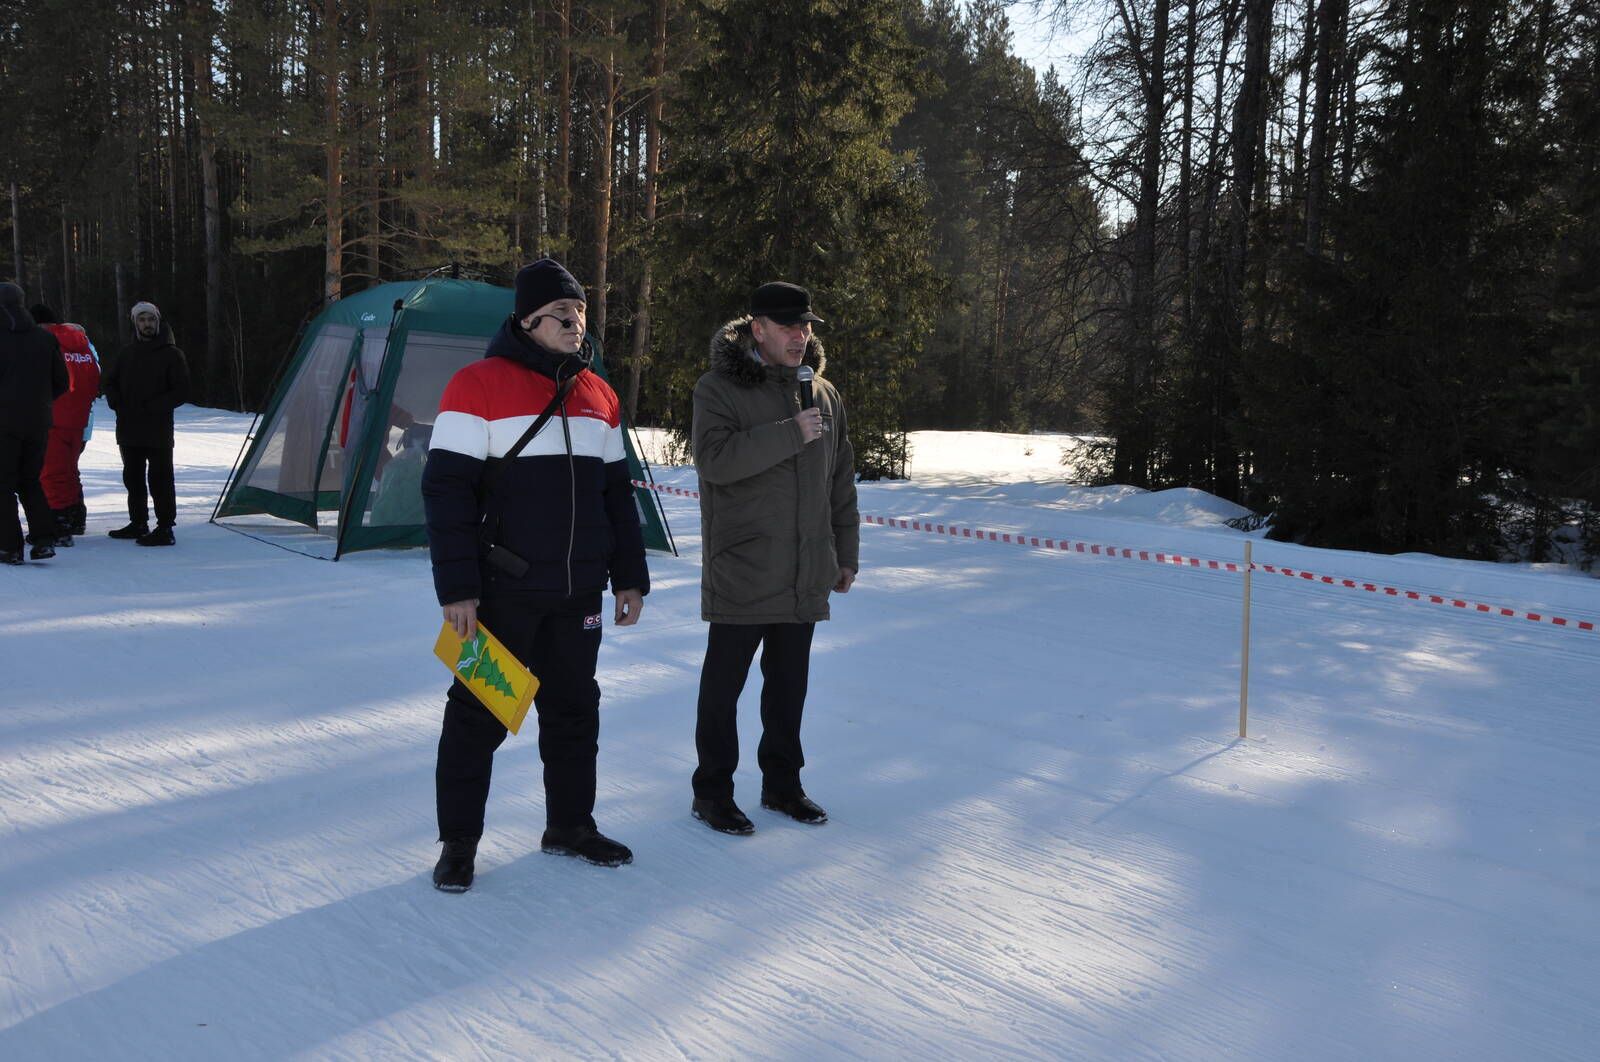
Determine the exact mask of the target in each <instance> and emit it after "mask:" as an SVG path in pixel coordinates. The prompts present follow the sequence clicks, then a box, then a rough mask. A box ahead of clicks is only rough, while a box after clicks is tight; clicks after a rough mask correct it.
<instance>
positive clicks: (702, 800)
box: [689, 797, 756, 834]
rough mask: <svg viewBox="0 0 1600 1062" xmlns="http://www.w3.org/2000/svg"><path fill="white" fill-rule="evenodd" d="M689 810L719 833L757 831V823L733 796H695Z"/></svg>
mask: <svg viewBox="0 0 1600 1062" xmlns="http://www.w3.org/2000/svg"><path fill="white" fill-rule="evenodd" d="M689 812H690V814H692V815H693V816H694V817H695V818H697V819H699V820H700V821H701V822H703V823H705V824H706V825H707V826H710V827H711V828H712V829H713V830H716V831H717V832H718V833H735V834H745V833H755V832H756V824H755V823H753V822H751V821H750V818H749V816H747V815H745V813H744V812H742V811H740V810H739V805H738V804H735V803H734V802H733V800H732V798H729V799H727V800H712V799H710V798H709V797H695V800H694V803H693V804H691V805H689Z"/></svg>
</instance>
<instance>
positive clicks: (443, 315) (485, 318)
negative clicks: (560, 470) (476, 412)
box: [212, 277, 671, 559]
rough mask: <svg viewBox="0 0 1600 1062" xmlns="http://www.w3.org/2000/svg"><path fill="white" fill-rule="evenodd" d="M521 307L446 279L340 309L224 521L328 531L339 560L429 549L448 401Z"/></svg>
mask: <svg viewBox="0 0 1600 1062" xmlns="http://www.w3.org/2000/svg"><path fill="white" fill-rule="evenodd" d="M511 307H512V293H511V289H509V288H501V287H495V286H493V285H490V284H482V283H478V282H476V281H471V280H456V279H450V278H445V277H430V278H428V279H426V280H421V281H411V282H400V283H389V284H379V285H377V286H375V287H371V288H368V289H367V290H366V291H363V292H360V293H358V294H355V295H351V296H350V297H348V298H344V299H340V300H339V301H337V302H335V303H333V304H332V305H330V306H328V307H327V308H326V309H324V310H323V311H322V313H321V314H319V315H318V316H317V317H316V318H315V319H314V320H313V321H312V322H311V323H310V324H309V325H308V326H307V328H306V332H305V336H304V338H303V339H302V340H301V343H300V346H299V349H297V350H296V351H295V353H294V357H293V360H292V361H291V362H290V364H289V366H288V369H287V371H286V372H285V373H284V375H283V378H282V380H281V381H280V382H279V384H278V386H277V388H276V390H275V393H274V394H273V396H272V400H271V402H270V403H269V404H268V406H267V409H266V412H265V413H263V414H262V415H261V417H260V418H258V419H257V421H256V423H255V425H254V427H253V428H252V431H251V434H250V437H249V438H248V439H247V441H246V444H245V446H244V447H243V448H242V450H241V454H240V459H239V461H238V462H237V463H236V464H235V465H234V468H233V472H232V474H231V475H230V476H229V477H228V484H227V486H226V487H225V488H223V492H222V496H221V498H220V499H219V500H218V502H217V507H216V510H215V512H214V513H213V514H212V520H213V521H214V522H223V523H225V524H232V523H237V521H235V520H233V519H231V518H237V517H248V516H257V515H266V516H269V517H273V518H276V519H278V520H289V521H293V522H294V523H297V524H304V525H305V526H307V527H310V528H313V529H316V530H319V531H326V532H330V533H331V535H332V539H333V556H334V558H335V559H337V558H338V557H339V556H340V555H341V554H344V553H349V552H351V551H353V550H361V549H376V548H379V547H405V546H422V545H426V544H427V541H428V539H427V532H426V530H425V528H424V526H423V515H422V493H421V489H420V488H421V481H422V465H423V462H424V460H425V459H426V455H427V449H428V438H429V435H430V434H431V432H432V426H433V418H434V416H435V415H436V414H437V412H438V409H439V396H440V395H441V394H442V393H443V392H444V386H445V384H446V383H447V382H449V380H450V377H451V376H452V375H454V374H455V371H456V370H457V369H459V368H461V367H462V366H464V365H467V364H468V363H470V362H473V361H476V360H477V359H479V358H481V357H483V352H484V349H485V347H486V346H487V345H488V342H489V337H490V336H491V335H493V334H494V332H495V330H496V329H498V328H499V327H500V323H501V322H502V321H504V320H505V319H506V317H507V316H508V315H510V313H511ZM591 342H593V339H592V337H591ZM595 345H596V348H597V350H598V343H596V344H595ZM601 362H602V359H601V358H600V357H598V356H596V358H595V359H594V369H595V371H596V372H599V373H600V374H601V375H602V376H604V375H605V369H604V366H603V365H602V364H601ZM623 440H624V442H625V443H626V444H627V450H628V468H629V471H630V472H631V473H632V478H633V479H635V480H642V479H644V474H643V469H642V468H641V465H640V462H639V457H638V454H637V452H636V451H635V449H634V446H633V440H632V439H631V438H630V437H629V436H628V433H627V432H626V431H624V433H623ZM634 500H635V502H636V506H637V508H638V511H639V521H640V524H641V526H642V528H643V530H644V539H645V545H646V546H648V547H649V548H651V549H659V550H666V549H670V548H671V547H670V545H669V540H668V536H667V531H666V524H665V520H664V518H663V514H662V513H661V510H660V505H659V503H658V501H657V499H656V496H655V494H654V493H653V492H651V491H648V490H645V489H643V488H640V489H638V490H636V491H635V497H634Z"/></svg>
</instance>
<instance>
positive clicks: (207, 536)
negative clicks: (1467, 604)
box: [0, 408, 1600, 1059]
mask: <svg viewBox="0 0 1600 1062" xmlns="http://www.w3.org/2000/svg"><path fill="white" fill-rule="evenodd" d="M101 423H102V426H103V428H104V426H105V425H108V424H109V418H108V417H105V416H102V421H101ZM246 426H247V419H246V418H241V417H239V416H236V415H231V414H223V413H216V412H213V411H207V410H195V409H188V408H186V409H185V410H184V411H183V413H182V419H181V424H180V438H179V444H178V454H177V457H178V465H179V470H178V478H179V495H180V504H181V507H182V513H181V519H180V525H179V527H178V541H179V544H178V547H177V548H176V549H156V550H151V549H140V548H139V547H137V546H134V545H132V544H131V543H122V542H114V541H111V540H109V539H107V538H106V537H105V534H104V532H105V531H106V530H108V529H110V528H112V527H115V526H118V525H120V524H121V523H122V522H123V521H124V519H125V516H124V514H123V513H122V511H121V498H122V488H121V484H120V480H119V475H118V471H117V463H116V457H115V448H114V446H113V445H112V441H111V436H110V432H109V430H102V432H101V434H99V435H98V436H97V437H96V438H95V440H94V441H93V442H92V443H91V445H90V448H89V451H88V453H87V454H86V456H85V465H86V474H85V478H86V481H87V483H88V485H89V487H90V499H89V503H90V510H91V516H90V534H89V535H87V536H85V537H84V538H83V539H81V540H80V544H79V545H77V546H75V547H74V548H73V549H71V550H63V551H62V552H61V555H60V556H59V557H58V558H57V559H56V560H54V561H51V562H48V563H40V564H29V565H27V566H25V567H23V568H21V569H6V570H4V571H0V603H3V608H0V669H3V673H4V675H5V682H4V684H3V690H0V851H3V853H4V856H3V858H0V1058H5V1059H106V1058H118V1059H127V1058H132V1059H143V1058H159V1059H189V1058H194V1059H216V1058H230V1059H232V1058H283V1057H296V1056H308V1057H317V1058H363V1059H364V1058H374V1057H381V1058H409V1057H429V1058H451V1059H454V1058H469V1057H488V1058H547V1057H581V1058H588V1057H613V1058H628V1059H636V1058H646V1059H653V1058H684V1057H687V1058H750V1057H759V1058H775V1059H817V1058H829V1059H831V1058H872V1059H880V1058H916V1059H941V1058H951V1059H978V1058H983V1059H988V1058H1107V1059H1130V1058H1185V1059H1218V1058H1228V1059H1291V1058H1293V1059H1299V1058H1313V1059H1324V1058H1326V1059H1370V1058H1449V1059H1462V1058H1470V1059H1527V1058H1541V1059H1544V1058H1572V1059H1579V1058H1592V1057H1594V1052H1595V1046H1594V1045H1595V1043H1596V1042H1597V1038H1600V821H1597V813H1596V808H1597V806H1600V713H1597V712H1596V710H1595V709H1596V705H1595V700H1596V698H1595V697H1594V695H1593V692H1592V691H1593V690H1594V688H1595V685H1596V682H1597V680H1600V634H1596V633H1588V632H1580V631H1577V630H1574V629H1565V630H1563V629H1557V628H1553V627H1550V626H1548V625H1536V624H1533V623H1528V622H1525V621H1514V620H1510V619H1504V618H1500V617H1496V616H1483V615H1478V614H1466V613H1462V612H1459V611H1456V610H1452V609H1445V608H1438V607H1434V606H1428V605H1419V604H1413V603H1407V602H1403V601H1393V600H1386V599H1380V598H1375V597H1373V596H1371V595H1367V594H1362V593H1358V592H1351V591H1348V590H1343V589H1334V588H1325V587H1317V586H1312V585H1308V584H1305V583H1303V582H1302V581H1300V580H1286V579H1282V578H1274V577H1269V576H1257V577H1256V593H1255V626H1254V655H1253V661H1252V679H1253V681H1252V723H1251V733H1250V737H1249V739H1248V740H1244V741H1240V740H1236V724H1237V710H1238V677H1239V675H1238V671H1239V614H1240V599H1239V594H1240V577H1239V576H1237V575H1230V574H1225V573H1215V572H1210V571H1189V570H1179V569H1174V568H1171V567H1167V566H1158V565H1155V564H1141V563H1137V562H1132V561H1125V560H1112V559H1106V558H1102V557H1092V556H1083V555H1077V554H1060V553H1048V552H1046V551H1044V550H1040V549H1031V548H1024V547H1018V546H1015V545H1011V546H1006V545H1000V544H993V543H987V542H984V543H979V542H975V541H970V540H959V539H956V540H952V539H950V538H948V537H939V536H934V535H927V534H920V533H916V532H910V531H901V530H891V529H886V528H882V527H868V528H864V529H863V546H862V554H863V560H864V571H863V572H862V577H861V581H860V582H859V583H858V584H857V588H856V589H855V590H854V591H853V592H852V593H851V594H849V595H848V597H845V598H842V599H836V604H835V610H834V614H835V620H834V621H833V622H831V623H828V624H825V625H823V626H821V627H820V628H819V632H818V637H817V643H816V652H815V656H814V669H813V679H812V690H811V695H810V699H809V707H808V714H807V722H806V730H805V736H806V743H807V749H808V753H809V759H810V761H811V763H810V766H809V767H808V768H807V770H806V775H805V780H806V784H807V788H808V790H809V791H810V792H811V794H812V795H813V796H815V797H816V798H817V799H818V800H819V801H820V802H821V803H822V804H823V805H824V806H826V807H827V808H828V809H829V811H830V812H831V814H832V816H833V819H832V821H831V822H830V823H829V824H828V825H826V826H824V827H821V828H806V827H802V826H799V825H797V824H794V823H791V822H788V821H787V820H782V819H779V818H777V817H775V816H774V815H772V814H771V813H768V812H763V811H760V810H759V809H758V808H756V807H754V806H753V805H755V803H756V800H755V796H756V789H757V785H758V778H757V777H756V774H755V772H754V769H753V768H754V764H753V763H751V764H749V765H747V766H746V767H745V768H743V769H741V772H740V776H739V785H740V789H739V796H740V797H742V798H743V799H744V801H745V804H746V807H747V809H748V810H750V811H751V813H752V815H753V816H754V818H755V820H756V824H757V832H756V833H755V835H754V836H752V837H748V838H730V837H725V836H721V835H718V834H714V833H712V832H710V831H709V830H707V829H706V828H705V827H704V826H702V825H700V824H698V823H696V822H694V821H693V820H692V819H690V817H689V815H688V804H689V798H690V797H689V786H688V777H689V773H690V770H691V768H692V765H693V755H694V751H693V717H694V697H695V688H696V681H697V674H698V665H699V658H700V654H701V651H702V649H703V642H704V629H703V627H702V625H701V624H700V622H699V618H698V602H699V596H698V589H697V587H698V579H699V569H698V558H699V544H698V539H697V520H696V516H695V513H696V510H695V507H694V502H692V501H690V500H686V499H679V498H670V499H668V500H667V503H666V504H667V511H668V514H669V516H670V518H671V519H672V521H673V527H674V530H675V532H676V534H677V540H678V543H679V545H680V548H681V549H682V556H681V557H679V558H672V557H660V556H653V557H652V569H653V573H654V580H655V590H654V592H653V593H652V594H651V596H650V597H649V598H648V599H647V603H646V608H645V611H644V615H643V619H642V621H641V623H640V625H639V626H638V627H637V628H634V629H631V630H623V631H618V630H616V629H614V628H609V627H608V629H607V632H606V643H605V648H604V650H603V652H602V655H601V661H600V670H601V684H602V688H603V690H604V694H605V700H604V702H603V708H602V719H603V722H602V735H601V770H600V795H599V808H598V817H599V821H600V823H601V826H602V827H603V828H604V829H606V830H607V831H608V832H610V833H612V834H613V835H614V836H616V837H618V838H619V839H622V840H624V841H626V842H628V843H629V844H631V845H632V846H633V848H634V851H635V853H636V862H635V863H634V864H633V865H632V866H629V867H625V868H622V869H620V870H603V869H600V868H595V867H590V866H586V865H583V864H580V863H576V862H574V861H571V860H564V859H554V858H547V857H545V856H543V855H541V854H540V853H539V851H538V841H539V833H540V830H541V828H542V825H543V809H542V806H541V805H542V791H541V784H540V775H539V764H538V752H537V748H536V745H535V741H534V738H533V734H532V732H531V731H528V732H525V733H524V734H523V735H522V736H520V737H514V738H511V739H509V740H508V741H507V743H506V745H505V746H504V748H503V749H502V751H501V753H500V755H499V757H498V760H497V773H496V782H495V788H494V792H493V794H492V797H491V801H490V808H489V827H488V833H487V835H486V837H485V840H484V844H483V847H482V850H481V853H480V858H479V863H478V866H479V877H478V881H477V885H476V887H475V888H474V889H473V891H472V892H470V893H468V894H466V895H464V896H446V895H442V894H439V893H436V892H435V891H434V890H433V889H432V887H431V885H430V883H429V876H428V875H429V870H430V868H431V866H432V863H433V860H434V858H435V855H436V852H437V847H436V845H435V844H434V843H433V838H434V832H433V831H434V825H433V783H432V771H433V756H434V745H435V741H436V736H437V727H438V719H439V713H440V708H441V704H442V695H443V689H444V685H445V682H444V679H445V675H444V672H443V670H442V669H441V668H440V667H439V665H438V663H437V662H436V661H435V660H434V659H433V658H432V656H431V654H430V652H429V649H430V647H431V645H432V642H433V637H434V634H435V632H436V630H437V628H438V624H439V612H438V609H437V607H436V606H435V605H434V604H433V600H432V594H431V589H430V583H429V578H428V570H427V562H426V557H425V555H424V554H423V553H422V552H421V551H412V552H379V553H365V554H357V555H354V556H351V557H349V558H347V559H345V560H343V561H341V562H339V563H338V564H330V563H326V562H323V561H318V560H312V559H308V558H305V557H301V556H296V555H294V554H291V553H288V552H285V551H283V550H280V549H276V548H273V547H271V546H268V545H264V544H262V543H259V542H256V541H253V540H251V539H249V538H245V537H243V536H241V535H238V534H235V533H233V532H230V531H228V530H225V529H222V528H218V527H214V526H210V525H207V524H206V523H205V522H204V518H205V516H207V515H209V513H210V509H211V505H212V503H213V502H214V500H215V497H216V494H217V492H218V490H219V489H220V487H221V485H222V482H223V479H224V478H225V476H226V474H227V470H228V467H229V466H230V464H231V463H232V460H233V458H234V455H235V453H236V452H237V450H238V447H239V444H240V441H241V438H242V434H243V432H244V430H245V428H246ZM1029 439H1032V440H1033V441H1032V442H1029V441H1027V440H1029ZM916 442H917V447H918V454H917V456H915V457H914V458H913V472H914V477H915V478H913V479H912V480H911V481H909V482H902V483H888V484H866V485H863V487H862V491H861V504H862V508H863V511H864V512H868V513H873V514H879V515H884V516H897V517H908V518H909V517H915V518H919V519H921V518H930V519H934V520H937V521H942V522H947V523H959V524H967V525H971V526H981V527H984V528H988V529H993V530H997V531H1027V532H1029V533H1031V534H1037V535H1040V536H1045V535H1049V536H1053V537H1058V538H1060V537H1065V538H1072V539H1082V540H1089V541H1099V542H1105V543H1110V544H1116V545H1124V546H1130V547H1148V548H1157V549H1166V550H1176V551H1180V552H1184V553H1193V554H1196V555H1200V556H1206V557H1216V558H1219V559H1226V560H1233V559H1237V558H1238V557H1239V556H1240V548H1241V545H1242V542H1243V541H1244V536H1242V535H1241V534H1239V533H1238V532H1235V531H1232V530H1230V529H1228V528H1226V527H1225V526H1223V525H1222V524H1221V522H1220V521H1221V520H1222V519H1224V518H1226V517H1227V516H1229V515H1233V511H1231V510H1230V509H1229V508H1228V507H1227V506H1226V504H1225V503H1218V502H1217V501H1216V499H1210V498H1207V497H1206V496H1205V495H1199V494H1195V493H1192V492H1164V493H1162V494H1141V493H1136V492H1131V491H1126V490H1117V489H1102V490H1098V491H1091V490H1084V489H1081V488H1071V487H1067V486H1064V485H1062V484H1060V483H1058V482H1055V478H1056V477H1057V476H1059V474H1060V472H1059V464H1058V460H1059V448H1058V447H1057V449H1056V450H1055V452H1051V447H1052V446H1055V443H1054V442H1052V441H1050V440H1049V439H1047V438H1045V437H1019V436H980V435H967V434H961V435H946V434H940V435H938V436H937V437H936V436H935V435H933V434H931V433H930V434H928V435H925V436H919V437H918V439H917V440H916ZM1063 444H1064V443H1063ZM1030 446H1031V447H1032V448H1033V449H1034V453H1033V454H1026V453H1022V452H1021V451H1022V450H1024V449H1027V448H1029V447H1030ZM659 474H660V476H661V478H663V479H664V480H665V481H667V482H670V483H674V484H676V485H679V486H685V487H693V486H694V477H693V473H692V471H688V470H681V469H668V470H666V471H664V472H661V473H659ZM1255 549H1256V559H1257V560H1258V561H1267V562H1271V563H1276V564H1284V565H1289V566H1294V567H1305V568H1310V569H1313V570H1317V571H1325V572H1327V573H1329V574H1335V575H1348V576H1356V577H1362V578H1370V579H1377V580H1383V581H1388V582H1393V583H1396V584H1399V585H1404V586H1408V587H1415V588H1418V589H1428V590H1440V591H1446V590H1447V591H1449V592H1451V593H1458V594H1465V595H1471V596H1473V597H1474V598H1475V599H1478V600H1484V601H1491V602H1496V603H1503V604H1506V605H1509V606H1515V607H1525V608H1538V609H1543V610H1547V611H1551V612H1558V613H1561V614H1563V615H1568V616H1572V617H1574V618H1584V619H1594V618H1596V614H1597V613H1600V585H1597V584H1596V583H1595V582H1594V581H1593V580H1591V579H1587V578H1563V577H1554V576H1551V575H1548V574H1539V573H1532V572H1528V571H1525V570H1519V569H1517V568H1508V567H1494V566H1488V565H1482V564H1474V563H1465V562H1453V561H1443V560H1438V559H1433V558H1426V557H1404V558H1386V557H1376V556H1369V555H1361V554H1340V553H1330V552H1326V551H1319V550H1311V549H1304V548H1298V547H1292V546H1285V545H1280V544H1276V543H1267V542H1263V541H1259V540H1257V541H1256V542H1255ZM746 706H747V710H746V712H745V713H744V723H745V726H744V729H743V734H744V743H745V747H746V748H747V749H751V750H753V748H754V745H755V740H756V737H757V733H758V728H757V725H756V721H755V712H754V710H753V709H754V704H753V699H752V698H750V697H749V696H748V695H747V699H746Z"/></svg>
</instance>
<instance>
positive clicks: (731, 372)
mask: <svg viewBox="0 0 1600 1062" xmlns="http://www.w3.org/2000/svg"><path fill="white" fill-rule="evenodd" d="M801 360H802V363H803V364H806V365H809V366H811V368H812V370H813V371H815V372H816V374H817V375H818V376H821V375H822V370H823V368H824V367H825V366H826V365H827V364H828V359H827V355H826V354H825V353H824V352H823V349H822V340H820V339H818V338H817V337H816V336H812V337H811V342H809V343H807V344H806V356H805V357H804V358H803V359H801ZM711 370H712V371H713V372H718V373H721V374H722V375H724V376H727V377H729V378H731V379H732V380H733V381H734V382H735V383H738V384H742V385H743V386H745V387H754V386H756V385H757V384H760V383H762V382H764V381H766V380H769V379H775V380H783V379H791V378H793V376H794V369H792V368H789V367H788V366H786V365H768V364H767V363H766V362H764V361H762V360H761V355H760V354H759V353H757V351H756V340H755V336H754V335H753V334H751V331H750V315H749V314H745V315H744V316H743V317H735V318H734V319H733V320H731V321H729V322H728V323H727V324H724V325H723V326H722V327H720V328H718V329H717V330H716V331H715V332H714V333H712V335H711Z"/></svg>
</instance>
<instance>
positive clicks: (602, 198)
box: [589, 15, 617, 344]
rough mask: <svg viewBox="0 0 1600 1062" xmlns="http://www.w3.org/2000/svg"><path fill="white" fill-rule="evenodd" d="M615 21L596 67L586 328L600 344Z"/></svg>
mask: <svg viewBox="0 0 1600 1062" xmlns="http://www.w3.org/2000/svg"><path fill="white" fill-rule="evenodd" d="M615 32H616V19H615V18H614V17H613V16H610V15H608V16H607V17H606V29H605V33H606V42H607V43H606V53H605V60H604V62H603V63H602V65H601V67H600V78H599V86H598V87H599V97H600V98H599V99H597V100H596V101H595V103H596V104H597V106H596V107H595V108H594V120H595V124H596V129H595V159H594V161H595V166H594V297H593V298H591V299H590V300H589V326H590V330H591V331H592V332H594V334H595V335H597V336H599V337H600V342H601V343H602V344H604V343H605V337H606V265H607V258H608V254H609V251H610V243H611V171H612V165H611V160H612V148H613V138H614V136H615V134H616V127H617V120H616V119H617V67H616V51H615V46H614V43H613V42H612V36H613V34H615Z"/></svg>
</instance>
